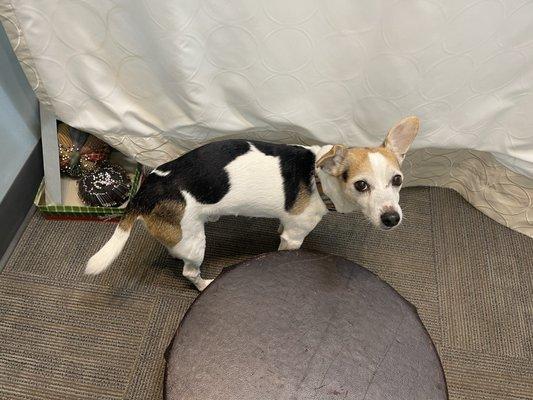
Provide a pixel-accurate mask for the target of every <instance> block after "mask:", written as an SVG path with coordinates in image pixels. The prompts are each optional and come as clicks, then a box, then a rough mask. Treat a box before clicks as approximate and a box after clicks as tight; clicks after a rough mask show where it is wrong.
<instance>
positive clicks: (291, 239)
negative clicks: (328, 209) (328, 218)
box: [278, 209, 324, 250]
mask: <svg viewBox="0 0 533 400" xmlns="http://www.w3.org/2000/svg"><path fill="white" fill-rule="evenodd" d="M319 211H320V212H308V213H305V212H304V213H302V214H300V215H297V216H294V215H290V216H288V217H286V218H283V220H281V226H282V227H283V231H282V232H281V235H280V244H279V248H278V250H298V249H299V248H300V246H301V245H302V243H303V241H304V239H305V238H306V236H307V235H308V234H309V232H311V231H312V230H313V229H315V226H316V225H317V224H318V223H319V222H320V220H321V219H322V216H323V215H324V213H323V210H322V209H320V210H319Z"/></svg>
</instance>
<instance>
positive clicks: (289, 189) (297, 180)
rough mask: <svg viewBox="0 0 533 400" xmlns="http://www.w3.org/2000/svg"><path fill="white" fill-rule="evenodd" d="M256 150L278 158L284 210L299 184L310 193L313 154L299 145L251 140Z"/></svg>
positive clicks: (313, 164) (295, 194) (294, 195)
mask: <svg viewBox="0 0 533 400" xmlns="http://www.w3.org/2000/svg"><path fill="white" fill-rule="evenodd" d="M250 143H252V144H253V145H254V146H255V147H256V148H257V150H259V151H260V152H262V153H264V154H266V155H268V156H275V157H279V158H280V165H281V176H282V178H283V190H284V192H285V211H289V210H290V209H291V208H292V206H293V205H294V202H295V201H296V198H297V196H298V192H299V190H300V185H302V184H303V185H304V187H305V188H306V189H307V190H308V191H309V193H311V190H312V186H311V184H312V178H313V173H314V171H315V158H316V157H315V154H314V153H313V152H312V151H310V150H307V149H305V148H303V147H300V146H291V145H284V144H273V143H266V142H255V141H251V142H250Z"/></svg>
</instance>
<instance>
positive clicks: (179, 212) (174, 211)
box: [143, 200, 185, 247]
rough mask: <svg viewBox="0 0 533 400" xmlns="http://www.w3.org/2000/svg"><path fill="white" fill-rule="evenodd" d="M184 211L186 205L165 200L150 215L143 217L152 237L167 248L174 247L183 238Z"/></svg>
mask: <svg viewBox="0 0 533 400" xmlns="http://www.w3.org/2000/svg"><path fill="white" fill-rule="evenodd" d="M184 211H185V204H184V203H181V202H178V201H173V200H164V201H161V202H159V203H157V205H156V206H155V207H154V208H153V210H152V212H151V213H150V214H148V215H143V220H144V222H145V223H146V227H147V228H148V231H149V232H150V234H151V235H152V236H154V237H155V238H156V239H157V240H159V241H160V242H161V243H163V244H164V245H165V246H168V247H173V246H175V245H177V244H178V243H179V242H180V240H181V237H182V231H181V219H182V218H183V213H184Z"/></svg>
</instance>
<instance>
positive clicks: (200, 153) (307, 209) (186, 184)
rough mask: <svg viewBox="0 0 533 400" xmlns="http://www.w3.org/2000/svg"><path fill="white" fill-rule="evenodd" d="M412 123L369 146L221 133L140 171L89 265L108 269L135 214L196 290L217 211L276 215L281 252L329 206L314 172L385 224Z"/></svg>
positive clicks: (351, 206)
mask: <svg viewBox="0 0 533 400" xmlns="http://www.w3.org/2000/svg"><path fill="white" fill-rule="evenodd" d="M418 127H419V120H418V118H416V117H408V118H405V119H403V120H402V121H400V122H399V123H398V124H397V125H396V126H394V127H393V128H392V129H391V130H390V131H389V133H388V135H387V137H386V139H385V141H384V143H383V144H382V145H381V146H380V147H374V148H346V147H345V146H343V145H326V146H309V147H307V146H299V145H282V144H271V143H265V142H258V141H251V140H250V141H248V140H224V141H219V142H213V143H209V144H206V145H204V146H202V147H199V148H197V149H195V150H192V151H190V152H189V153H186V154H184V155H183V156H181V157H179V158H177V159H175V160H173V161H170V162H168V163H166V164H163V165H161V166H159V167H157V168H156V169H154V170H153V171H152V172H151V173H150V174H149V175H148V176H147V177H146V179H145V180H144V182H143V183H142V184H141V186H140V188H139V191H138V192H137V194H136V195H135V196H134V197H133V198H132V199H131V201H130V202H129V204H128V207H127V209H126V211H125V214H124V217H123V218H122V220H121V222H120V223H119V225H118V226H117V228H116V230H115V232H114V233H113V236H112V237H111V239H110V240H109V241H108V242H107V243H106V244H105V245H104V246H103V247H102V249H101V250H100V251H99V252H98V253H96V254H95V255H94V256H92V257H91V259H90V260H89V262H88V263H87V268H86V270H85V272H86V273H87V274H98V273H100V272H102V271H104V270H105V269H106V268H107V267H109V265H110V264H111V263H112V262H113V260H115V258H117V256H118V255H119V254H120V252H121V251H122V249H123V247H124V245H125V243H126V241H127V239H128V237H129V235H130V232H131V229H132V227H133V224H134V222H135V221H136V220H137V219H140V220H142V221H144V223H145V225H146V227H147V228H148V231H149V232H150V234H151V235H153V236H154V237H155V238H156V239H157V240H158V241H160V242H161V243H162V244H163V245H164V246H165V247H166V248H167V249H168V251H169V252H170V254H171V255H172V256H173V257H176V258H180V259H182V260H183V262H184V265H183V275H184V276H185V277H187V278H188V279H189V280H190V281H191V282H192V283H193V284H194V285H195V286H196V287H197V288H198V290H200V291H201V290H203V289H205V288H206V287H207V286H208V285H209V284H210V283H211V281H212V279H203V278H202V277H201V275H200V265H201V264H202V262H203V258H204V251H205V234H204V224H205V223H206V222H207V221H216V220H217V219H218V217H219V216H221V215H244V216H249V217H267V218H278V219H279V220H280V223H281V226H280V228H281V235H280V237H281V243H280V245H279V249H280V250H292V249H298V248H300V246H301V244H302V242H303V240H304V239H305V237H306V236H307V234H308V233H309V232H311V231H312V230H313V229H314V228H315V226H316V225H317V224H318V222H319V221H320V220H321V219H322V217H323V216H324V215H325V214H326V213H327V208H326V206H325V204H324V202H323V200H322V198H321V196H320V194H319V190H318V188H317V185H316V180H315V174H316V175H317V176H318V178H319V180H320V183H321V186H322V190H323V192H324V194H325V195H326V196H328V197H329V198H330V200H331V201H332V202H333V204H334V205H335V208H336V210H337V211H339V212H341V213H349V212H352V211H354V210H356V209H360V210H361V211H362V212H363V213H364V214H365V215H366V216H367V217H368V218H369V219H370V221H371V222H372V223H373V224H374V225H375V226H377V227H380V228H382V229H391V228H393V227H394V226H396V225H398V224H399V223H400V222H401V220H402V210H401V209H400V206H399V205H398V201H399V197H400V196H399V191H400V187H401V185H402V179H403V177H402V173H401V171H400V165H401V163H402V161H403V159H404V156H405V153H406V152H407V150H408V148H409V146H410V145H411V143H412V142H413V140H414V138H415V136H416V134H417V132H418Z"/></svg>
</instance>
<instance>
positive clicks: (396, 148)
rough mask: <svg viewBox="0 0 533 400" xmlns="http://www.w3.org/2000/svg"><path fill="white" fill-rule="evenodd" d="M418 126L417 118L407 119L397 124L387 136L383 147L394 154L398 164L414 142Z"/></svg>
mask: <svg viewBox="0 0 533 400" xmlns="http://www.w3.org/2000/svg"><path fill="white" fill-rule="evenodd" d="M419 126H420V120H419V119H418V118H417V117H407V118H404V119H402V120H401V121H400V122H398V123H397V124H396V125H395V126H394V127H393V128H392V129H391V130H390V131H389V133H388V134H387V137H386V138H385V141H384V142H383V146H384V147H385V148H387V149H389V150H390V151H392V152H393V153H394V155H395V156H396V158H397V159H398V162H399V163H400V164H401V163H402V161H403V159H404V157H405V153H407V150H409V147H410V146H411V143H413V140H415V137H416V134H417V133H418V128H419Z"/></svg>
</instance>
